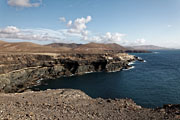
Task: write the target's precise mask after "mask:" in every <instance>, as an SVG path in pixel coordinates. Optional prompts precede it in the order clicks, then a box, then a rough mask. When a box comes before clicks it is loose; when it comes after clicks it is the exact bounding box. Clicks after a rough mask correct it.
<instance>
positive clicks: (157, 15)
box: [0, 0, 180, 48]
mask: <svg viewBox="0 0 180 120" xmlns="http://www.w3.org/2000/svg"><path fill="white" fill-rule="evenodd" d="M179 33H180V0H0V40H5V41H10V42H21V41H29V42H34V43H39V44H48V43H52V42H58V43H62V42H63V43H88V42H97V43H118V44H121V45H158V46H164V47H174V48H180V34H179Z"/></svg>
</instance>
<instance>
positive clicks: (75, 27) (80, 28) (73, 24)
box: [66, 16, 92, 37]
mask: <svg viewBox="0 0 180 120" xmlns="http://www.w3.org/2000/svg"><path fill="white" fill-rule="evenodd" d="M91 20H92V17H91V16H87V17H86V18H84V17H82V18H77V19H75V20H74V21H72V20H69V21H68V22H67V23H66V25H67V27H68V30H67V32H68V33H70V34H79V35H81V36H82V37H86V36H87V35H88V33H89V32H88V30H86V28H87V25H86V24H87V23H89V22H90V21H91Z"/></svg>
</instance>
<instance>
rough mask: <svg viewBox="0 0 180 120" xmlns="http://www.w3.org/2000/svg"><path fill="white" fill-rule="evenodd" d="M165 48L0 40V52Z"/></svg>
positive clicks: (98, 51)
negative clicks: (41, 43)
mask: <svg viewBox="0 0 180 120" xmlns="http://www.w3.org/2000/svg"><path fill="white" fill-rule="evenodd" d="M160 49H167V48H163V47H158V46H153V45H143V46H130V47H124V46H121V45H119V44H116V43H111V44H102V43H93V42H91V43H88V44H76V43H70V44H68V43H52V44H48V45H39V44H35V43H31V42H14V43H13V42H5V41H0V52H77V53H79V52H89V53H101V52H130V53H131V52H135V53H136V52H149V51H148V50H160Z"/></svg>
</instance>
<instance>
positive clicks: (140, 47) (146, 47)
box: [129, 45, 171, 50]
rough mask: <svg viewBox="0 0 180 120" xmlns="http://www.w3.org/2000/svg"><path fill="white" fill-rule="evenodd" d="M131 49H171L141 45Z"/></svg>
mask: <svg viewBox="0 0 180 120" xmlns="http://www.w3.org/2000/svg"><path fill="white" fill-rule="evenodd" d="M129 48H132V49H136V50H166V49H171V48H165V47H159V46H155V45H139V46H130V47H129Z"/></svg>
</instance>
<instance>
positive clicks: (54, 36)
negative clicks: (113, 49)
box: [0, 16, 146, 45]
mask: <svg viewBox="0 0 180 120" xmlns="http://www.w3.org/2000/svg"><path fill="white" fill-rule="evenodd" d="M59 20H60V21H61V22H63V23H64V24H65V26H66V28H65V29H59V30H51V29H21V28H18V27H16V26H7V27H5V28H0V39H9V40H10V39H11V40H13V39H14V40H27V41H28V40H31V41H46V42H59V43H60V42H65V43H68V42H74V43H87V42H97V43H118V44H122V45H124V44H127V43H128V41H127V40H126V39H125V38H124V37H126V36H127V35H126V34H122V33H119V32H116V33H111V32H106V33H104V34H96V33H93V32H91V31H89V30H88V29H87V28H88V26H87V24H88V23H89V22H91V21H92V17H91V16H87V17H82V18H77V19H75V20H67V19H66V18H65V17H60V18H59ZM145 42H146V40H145V39H144V38H141V39H137V40H136V41H134V43H133V44H144V43H145Z"/></svg>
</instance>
